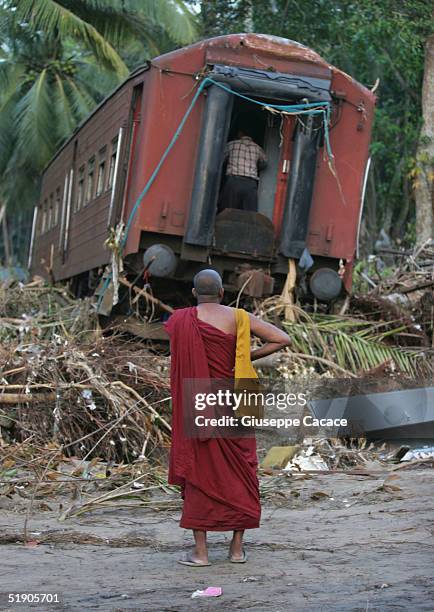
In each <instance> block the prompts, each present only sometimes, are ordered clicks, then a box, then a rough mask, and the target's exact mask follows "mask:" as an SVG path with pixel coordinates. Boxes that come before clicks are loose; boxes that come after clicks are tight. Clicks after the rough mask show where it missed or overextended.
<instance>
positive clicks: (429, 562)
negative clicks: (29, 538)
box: [0, 467, 434, 612]
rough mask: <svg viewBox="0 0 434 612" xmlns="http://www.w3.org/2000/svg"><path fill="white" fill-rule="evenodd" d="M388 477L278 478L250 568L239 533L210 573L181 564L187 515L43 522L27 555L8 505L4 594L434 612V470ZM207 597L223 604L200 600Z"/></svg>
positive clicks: (16, 511) (217, 542)
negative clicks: (209, 592)
mask: <svg viewBox="0 0 434 612" xmlns="http://www.w3.org/2000/svg"><path fill="white" fill-rule="evenodd" d="M386 476H387V474H385V473H384V472H383V473H382V474H379V473H377V474H375V475H372V476H370V477H361V476H354V475H347V474H330V475H325V474H324V475H315V476H313V477H311V478H309V479H308V480H303V481H297V482H294V481H291V480H290V479H288V478H283V479H280V480H279V481H278V482H277V483H276V487H275V490H274V494H273V495H272V498H271V499H268V500H267V501H266V502H265V503H264V506H263V518H262V526H261V528H260V529H258V530H252V531H250V532H248V534H247V538H246V547H247V549H248V553H249V560H248V563H247V564H245V565H233V564H230V563H229V562H228V561H227V559H226V555H227V545H228V538H229V534H210V560H211V561H212V567H209V568H191V569H190V568H186V567H183V566H181V565H179V564H177V563H176V559H177V558H179V556H180V555H181V553H182V551H183V550H184V549H185V548H186V547H187V546H188V545H189V544H190V541H191V538H190V534H189V533H188V532H184V531H183V530H181V529H180V528H179V527H178V524H177V523H178V518H179V513H178V512H172V513H168V512H160V513H157V512H155V511H152V510H143V509H138V508H135V509H131V508H122V509H117V508H110V509H102V510H98V511H96V512H94V513H92V514H88V515H84V516H82V517H80V518H74V519H69V520H68V521H66V522H63V523H60V522H59V521H58V520H57V512H55V511H54V510H46V511H38V512H36V514H35V515H34V516H33V518H32V520H31V523H30V525H29V528H30V530H31V531H32V532H38V533H37V534H36V535H34V537H35V539H36V538H39V539H40V540H41V541H42V543H41V544H39V545H38V546H37V547H35V548H27V547H24V546H23V544H22V543H21V542H19V541H17V540H20V539H22V528H23V522H24V514H25V506H24V505H22V506H21V507H18V506H17V507H12V505H10V506H9V508H6V509H5V507H4V506H3V508H2V510H1V514H0V544H1V546H0V591H1V592H3V593H6V592H15V591H20V592H23V591H27V592H48V591H50V592H57V593H60V594H61V596H62V598H63V605H62V606H55V605H51V606H49V605H44V606H43V607H39V608H32V609H44V610H50V609H53V610H54V609H62V610H71V611H72V610H74V611H81V610H140V611H142V610H144V611H156V612H157V611H158V612H161V611H166V610H170V611H181V610H214V609H220V610H225V611H226V610H238V609H248V610H258V611H264V610H273V611H275V612H279V611H282V612H283V611H287V610H291V611H294V610H295V611H297V610H303V611H304V610H306V611H310V610H312V611H314V610H315V611H316V610H325V611H327V610H333V611H341V610H342V611H343V610H345V611H347V610H351V611H353V610H354V611H355V610H370V611H373V610H381V611H387V610H417V611H419V610H433V609H434V580H433V577H432V576H433V571H432V568H433V561H434V554H433V553H434V546H433V544H434V523H433V518H434V495H433V492H434V469H432V468H429V467H425V468H418V469H412V470H400V471H399V472H396V476H397V477H396V478H394V479H392V480H388V481H387V482H388V483H389V485H388V484H386V486H385V487H384V486H382V485H383V483H384V480H385V477H386ZM271 478H272V477H270V478H269V479H268V480H267V483H268V484H269V485H270V484H272V481H271ZM390 485H391V486H390ZM272 490H273V487H272ZM51 507H52V508H53V507H55V505H54V506H53V504H51ZM207 586H221V587H222V588H223V595H222V596H221V597H219V598H216V599H207V600H204V599H201V600H199V599H191V594H192V592H193V591H195V590H196V589H201V588H206V587H207ZM1 609H2V610H24V609H31V608H30V607H29V606H26V605H24V606H22V605H20V606H18V605H16V604H15V605H14V606H10V607H8V606H7V605H5V604H3V607H1Z"/></svg>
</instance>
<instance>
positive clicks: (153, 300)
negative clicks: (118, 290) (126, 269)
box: [119, 278, 174, 314]
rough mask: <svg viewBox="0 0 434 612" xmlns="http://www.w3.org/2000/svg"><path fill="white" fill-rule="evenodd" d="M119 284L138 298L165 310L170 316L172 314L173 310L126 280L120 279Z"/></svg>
mask: <svg viewBox="0 0 434 612" xmlns="http://www.w3.org/2000/svg"><path fill="white" fill-rule="evenodd" d="M119 282H120V283H121V284H122V285H124V286H125V287H128V288H129V289H132V290H133V291H134V293H136V294H137V296H138V297H143V298H144V299H145V300H148V301H149V302H152V303H153V304H155V305H156V306H158V307H159V308H161V309H162V310H165V311H166V312H169V313H170V314H172V312H173V311H174V309H173V308H172V307H171V306H168V305H167V304H165V303H164V302H162V301H161V300H159V299H158V298H156V297H154V296H153V295H151V294H150V293H148V292H147V291H146V290H145V289H140V288H139V287H136V286H135V285H133V284H132V283H130V282H129V281H128V280H127V279H126V278H120V279H119Z"/></svg>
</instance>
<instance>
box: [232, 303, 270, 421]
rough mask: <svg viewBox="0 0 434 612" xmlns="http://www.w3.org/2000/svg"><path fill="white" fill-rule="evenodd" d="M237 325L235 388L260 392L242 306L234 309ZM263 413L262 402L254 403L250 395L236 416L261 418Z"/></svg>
mask: <svg viewBox="0 0 434 612" xmlns="http://www.w3.org/2000/svg"><path fill="white" fill-rule="evenodd" d="M235 321H236V325H237V346H236V351H235V390H236V391H237V392H238V393H240V392H242V391H246V392H248V393H252V394H253V393H261V392H262V388H261V385H260V383H259V380H258V374H257V372H256V370H255V368H254V367H253V366H252V362H251V360H250V319H249V315H248V313H247V312H246V311H245V310H243V309H242V308H236V309H235ZM263 413H264V405H263V402H261V401H258V402H256V403H255V401H254V398H253V397H252V398H251V400H250V402H247V403H246V404H244V403H241V405H240V407H239V409H238V410H236V411H235V415H236V416H254V417H257V418H262V416H263Z"/></svg>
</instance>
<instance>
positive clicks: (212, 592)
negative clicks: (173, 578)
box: [191, 587, 223, 599]
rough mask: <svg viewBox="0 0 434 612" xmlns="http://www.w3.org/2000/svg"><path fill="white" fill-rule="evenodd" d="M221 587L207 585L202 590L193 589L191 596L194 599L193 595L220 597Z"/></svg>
mask: <svg viewBox="0 0 434 612" xmlns="http://www.w3.org/2000/svg"><path fill="white" fill-rule="evenodd" d="M222 592H223V591H222V588H221V587H208V588H206V589H205V590H203V591H195V592H194V593H193V594H192V596H191V598H192V599H194V598H195V597H220V595H221V594H222Z"/></svg>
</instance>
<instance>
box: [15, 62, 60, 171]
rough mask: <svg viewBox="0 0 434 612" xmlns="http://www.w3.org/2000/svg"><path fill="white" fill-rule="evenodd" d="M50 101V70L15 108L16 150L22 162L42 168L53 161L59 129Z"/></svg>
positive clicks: (43, 74)
mask: <svg viewBox="0 0 434 612" xmlns="http://www.w3.org/2000/svg"><path fill="white" fill-rule="evenodd" d="M53 106H54V105H53V101H52V99H51V97H50V88H49V83H48V70H47V69H46V68H45V69H43V70H42V72H41V73H40V74H39V76H38V78H37V79H36V80H35V82H34V83H33V85H32V87H31V88H30V89H29V91H28V92H27V93H26V94H25V95H24V96H23V98H22V99H21V100H20V101H19V102H18V104H17V105H16V108H15V121H14V123H15V129H16V132H17V149H18V150H19V151H20V152H21V155H22V159H23V160H27V161H28V162H30V163H32V165H33V163H34V160H35V159H37V160H38V163H39V164H38V165H39V166H40V168H42V167H43V166H44V165H45V163H46V162H47V161H48V160H49V159H50V157H51V155H52V153H53V150H54V148H55V146H56V129H55V128H56V126H55V117H54V116H53Z"/></svg>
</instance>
